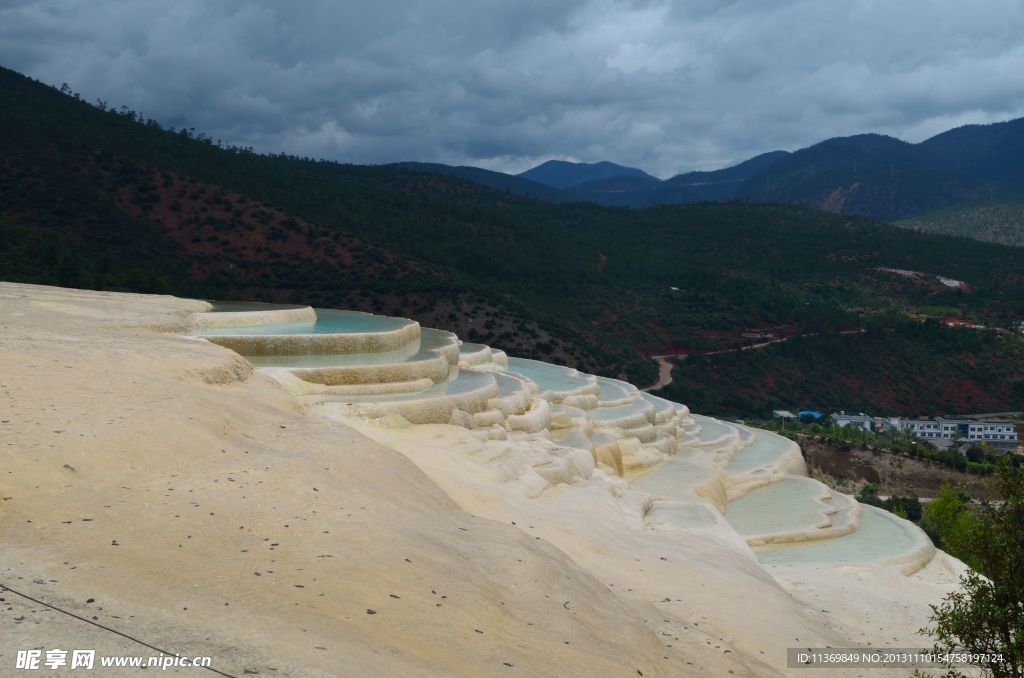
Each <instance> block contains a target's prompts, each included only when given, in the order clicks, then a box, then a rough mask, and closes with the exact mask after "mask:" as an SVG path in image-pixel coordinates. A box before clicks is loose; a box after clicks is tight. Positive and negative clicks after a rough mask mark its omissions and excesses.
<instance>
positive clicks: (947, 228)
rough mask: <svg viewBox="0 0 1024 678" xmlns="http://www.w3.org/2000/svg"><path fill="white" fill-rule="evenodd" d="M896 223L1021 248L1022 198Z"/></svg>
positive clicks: (1023, 242)
mask: <svg viewBox="0 0 1024 678" xmlns="http://www.w3.org/2000/svg"><path fill="white" fill-rule="evenodd" d="M896 225H897V226H903V227H904V228H910V229H913V230H915V231H924V232H927V233H942V234H945V235H962V236H966V237H970V238H977V239H978V240H984V241H986V242H995V243H1001V244H1003V245H1013V246H1016V247H1024V200H1007V201H1004V202H995V203H984V204H981V205H970V206H967V207H961V208H958V209H950V210H940V211H937V212H931V213H929V214H925V215H923V216H920V217H914V218H910V219H903V220H901V221H897V222H896Z"/></svg>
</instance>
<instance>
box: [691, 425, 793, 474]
mask: <svg viewBox="0 0 1024 678" xmlns="http://www.w3.org/2000/svg"><path fill="white" fill-rule="evenodd" d="M703 425H704V424H703V423H702V424H701V426H703ZM749 430H750V431H751V432H752V433H753V434H754V442H753V443H751V444H750V445H748V446H747V447H744V448H743V449H742V450H740V451H739V453H738V454H737V455H736V456H735V457H734V458H733V460H732V462H730V464H729V466H728V467H727V470H728V471H730V472H732V473H745V472H746V471H752V470H754V469H755V468H757V467H759V466H766V465H768V464H771V463H772V462H774V461H775V460H776V459H778V458H779V457H780V456H782V455H783V454H784V453H785V452H786V451H787V450H789V449H790V446H791V445H792V444H793V443H792V441H790V440H789V439H788V438H783V437H782V436H780V435H776V434H774V433H770V432H768V431H762V430H760V429H749Z"/></svg>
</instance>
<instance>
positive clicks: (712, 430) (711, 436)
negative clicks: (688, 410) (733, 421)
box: [693, 415, 733, 442]
mask: <svg viewBox="0 0 1024 678" xmlns="http://www.w3.org/2000/svg"><path fill="white" fill-rule="evenodd" d="M693 420H694V421H695V422H697V424H698V425H699V426H700V434H699V435H698V436H697V437H698V438H699V439H700V440H702V441H704V442H711V441H712V440H718V439H719V438H721V437H723V436H727V435H729V434H730V433H733V428H732V426H730V425H729V424H726V423H725V422H721V421H718V420H717V419H711V418H709V417H701V416H699V415H694V417H693Z"/></svg>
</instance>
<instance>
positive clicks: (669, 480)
mask: <svg viewBox="0 0 1024 678" xmlns="http://www.w3.org/2000/svg"><path fill="white" fill-rule="evenodd" d="M711 475H712V471H711V470H710V469H708V468H707V467H706V466H704V465H701V464H697V463H695V462H692V461H689V460H687V459H686V457H685V456H683V455H680V454H677V455H676V456H674V457H671V458H670V459H668V460H666V461H664V462H663V463H661V464H659V465H658V467H657V468H655V469H654V470H653V471H651V472H650V473H648V474H647V475H645V476H641V477H640V478H637V479H636V480H634V481H633V482H632V483H631V484H632V485H633V487H634V488H636V489H638V490H643V491H644V492H649V493H650V494H654V495H658V496H660V497H665V498H666V499H680V500H692V499H693V498H694V494H693V486H694V485H696V484H697V483H700V482H703V481H704V480H707V479H708V478H710V477H711Z"/></svg>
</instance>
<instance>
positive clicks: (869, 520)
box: [754, 505, 928, 565]
mask: <svg viewBox="0 0 1024 678" xmlns="http://www.w3.org/2000/svg"><path fill="white" fill-rule="evenodd" d="M862 508H863V511H864V512H863V513H862V514H861V518H860V526H859V527H858V528H857V530H856V531H854V532H851V533H850V534H847V535H844V536H842V537H836V538H835V539H822V540H819V541H810V542H801V543H796V544H769V545H765V546H756V547H754V554H755V555H756V556H757V559H758V561H760V562H761V563H762V564H764V565H804V564H815V563H838V564H844V563H845V564H857V563H870V562H874V561H880V560H888V559H890V558H897V557H899V556H903V555H905V554H908V553H911V552H913V551H914V550H915V549H917V548H919V547H921V546H922V545H927V540H928V537H927V536H926V535H925V534H924V533H923V532H921V531H920V530H918V529H916V528H915V527H914V526H913V525H912V524H907V523H905V522H903V521H901V520H900V519H899V518H897V517H896V516H894V515H892V514H891V513H888V512H887V511H882V510H881V509H877V508H875V507H874V506H866V505H865V506H862Z"/></svg>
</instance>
